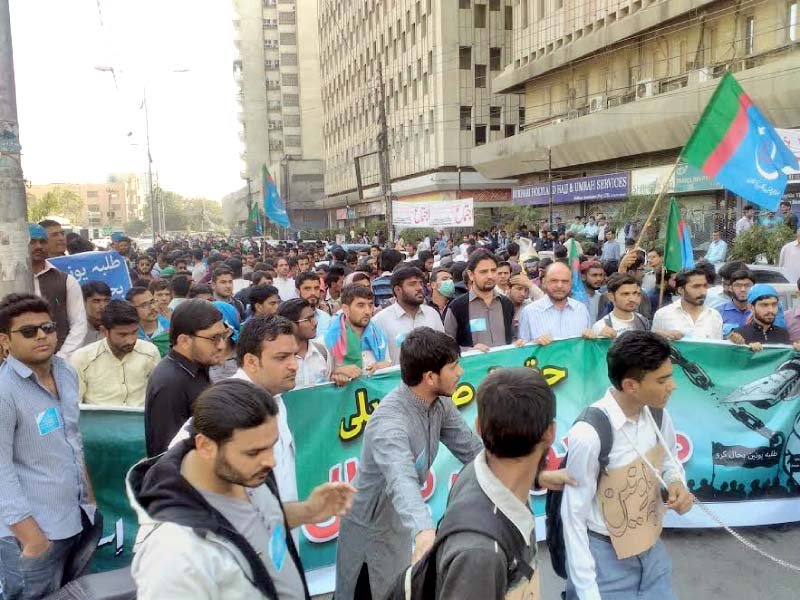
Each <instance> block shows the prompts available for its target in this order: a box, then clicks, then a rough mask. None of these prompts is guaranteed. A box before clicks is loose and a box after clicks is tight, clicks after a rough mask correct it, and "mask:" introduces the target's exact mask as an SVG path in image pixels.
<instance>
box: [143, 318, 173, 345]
mask: <svg viewBox="0 0 800 600" xmlns="http://www.w3.org/2000/svg"><path fill="white" fill-rule="evenodd" d="M168 330H169V319H167V318H166V317H164V316H162V315H158V325H156V330H155V331H154V332H153V335H147V334H146V333H145V332H144V329H142V326H141V325H139V335H138V337H139V339H140V340H144V341H145V342H151V341H153V338H154V337H156V336H157V335H158V334H159V333H164V332H165V331H168Z"/></svg>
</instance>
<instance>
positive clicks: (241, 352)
mask: <svg viewBox="0 0 800 600" xmlns="http://www.w3.org/2000/svg"><path fill="white" fill-rule="evenodd" d="M181 306H183V305H181ZM178 308H180V306H179V307H178ZM280 335H291V336H293V337H294V323H292V322H291V321H290V320H289V319H287V318H286V317H281V316H278V315H269V316H267V315H256V316H254V317H251V318H249V319H248V320H247V322H246V323H245V324H244V325H243V326H242V328H241V329H240V330H239V341H238V343H237V344H236V361H237V362H238V363H239V366H242V365H243V364H244V357H245V355H246V354H252V355H253V356H259V357H260V356H261V350H262V346H263V344H264V342H274V341H275V340H276V339H277V338H278V336H280Z"/></svg>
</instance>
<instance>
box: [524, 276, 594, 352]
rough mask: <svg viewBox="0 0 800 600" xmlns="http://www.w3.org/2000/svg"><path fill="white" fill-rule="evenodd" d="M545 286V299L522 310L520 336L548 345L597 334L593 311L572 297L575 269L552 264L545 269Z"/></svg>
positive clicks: (527, 340)
mask: <svg viewBox="0 0 800 600" xmlns="http://www.w3.org/2000/svg"><path fill="white" fill-rule="evenodd" d="M542 287H543V289H544V292H545V294H546V295H545V296H544V298H540V299H539V300H537V301H536V302H534V303H532V304H530V305H529V306H527V307H525V308H524V309H523V310H522V314H521V315H520V319H519V337H520V339H522V340H525V341H526V342H530V341H532V342H534V343H535V344H542V345H546V344H549V343H550V342H552V341H553V340H558V339H564V338H570V337H577V336H580V335H583V336H586V337H593V335H592V333H591V330H590V329H589V327H591V323H589V310H588V309H587V308H586V305H585V304H583V303H582V302H580V301H579V300H576V299H575V298H570V297H569V294H570V292H571V291H572V271H571V270H570V268H569V267H568V266H567V265H565V264H564V263H560V262H555V263H552V264H550V265H549V266H548V267H547V269H546V270H545V272H544V277H543V278H542Z"/></svg>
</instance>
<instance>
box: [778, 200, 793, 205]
mask: <svg viewBox="0 0 800 600" xmlns="http://www.w3.org/2000/svg"><path fill="white" fill-rule="evenodd" d="M780 205H781V206H792V203H791V202H789V201H788V200H781V204H780Z"/></svg>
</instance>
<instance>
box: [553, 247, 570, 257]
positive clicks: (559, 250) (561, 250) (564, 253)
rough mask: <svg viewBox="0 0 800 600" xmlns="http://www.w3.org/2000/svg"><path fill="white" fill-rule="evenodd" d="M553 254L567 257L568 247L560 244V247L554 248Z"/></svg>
mask: <svg viewBox="0 0 800 600" xmlns="http://www.w3.org/2000/svg"><path fill="white" fill-rule="evenodd" d="M553 256H554V257H556V258H567V247H566V246H559V247H558V248H556V249H555V250H553Z"/></svg>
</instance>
